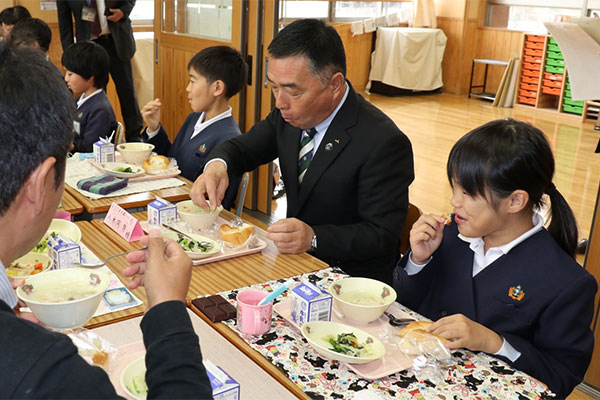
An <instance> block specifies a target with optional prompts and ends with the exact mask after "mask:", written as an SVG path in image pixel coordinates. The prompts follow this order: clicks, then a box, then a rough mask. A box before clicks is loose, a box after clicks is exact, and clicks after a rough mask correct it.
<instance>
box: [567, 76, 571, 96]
mask: <svg viewBox="0 0 600 400" xmlns="http://www.w3.org/2000/svg"><path fill="white" fill-rule="evenodd" d="M567 90H568V91H569V93H571V82H569V80H568V79H567Z"/></svg>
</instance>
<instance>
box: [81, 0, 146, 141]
mask: <svg viewBox="0 0 600 400" xmlns="http://www.w3.org/2000/svg"><path fill="white" fill-rule="evenodd" d="M94 2H96V3H95V4H96V5H97V6H98V10H97V11H98V12H97V17H98V21H97V22H93V23H92V24H91V33H92V36H96V38H95V39H94V41H95V42H96V43H98V44H99V45H101V46H102V47H104V50H106V52H107V53H108V55H109V57H110V76H112V78H113V81H114V82H115V86H116V88H117V95H118V96H119V103H120V104H121V114H122V115H123V122H125V135H126V137H127V141H139V140H140V131H141V130H142V126H143V120H142V114H141V113H140V107H139V105H138V101H137V95H136V91H135V86H134V84H133V69H132V68H131V58H132V57H133V55H134V54H135V40H134V38H133V30H132V29H131V20H130V19H129V14H130V13H131V10H132V9H133V7H134V6H135V0H104V2H102V0H92V4H94Z"/></svg>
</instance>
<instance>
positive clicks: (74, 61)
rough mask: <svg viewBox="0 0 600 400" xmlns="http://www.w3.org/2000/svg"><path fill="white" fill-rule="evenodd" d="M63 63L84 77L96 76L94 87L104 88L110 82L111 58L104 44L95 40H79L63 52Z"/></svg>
mask: <svg viewBox="0 0 600 400" xmlns="http://www.w3.org/2000/svg"><path fill="white" fill-rule="evenodd" d="M62 64H63V67H65V68H66V69H67V70H69V71H71V72H74V73H76V74H77V75H80V76H81V77H83V78H84V79H86V80H87V79H90V78H91V77H94V87H95V88H97V89H104V87H105V86H106V85H107V84H108V72H109V70H110V58H109V56H108V53H107V52H106V50H104V48H103V47H102V46H100V45H99V44H97V43H95V42H77V43H74V44H72V45H70V46H69V47H67V49H66V50H65V51H64V52H63V55H62Z"/></svg>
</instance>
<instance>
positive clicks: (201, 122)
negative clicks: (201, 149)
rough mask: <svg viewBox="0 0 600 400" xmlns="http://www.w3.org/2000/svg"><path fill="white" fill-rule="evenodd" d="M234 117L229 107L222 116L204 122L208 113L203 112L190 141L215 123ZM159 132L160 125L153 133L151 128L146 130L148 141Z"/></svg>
mask: <svg viewBox="0 0 600 400" xmlns="http://www.w3.org/2000/svg"><path fill="white" fill-rule="evenodd" d="M232 115H233V114H232V113H231V107H228V108H227V110H225V111H223V112H222V113H221V114H219V115H217V116H216V117H214V118H211V119H209V120H208V121H204V118H206V113H205V112H202V114H200V118H198V121H196V125H194V132H193V133H192V136H190V140H192V139H193V138H194V137H196V136H197V135H198V134H199V133H200V132H202V131H203V130H205V129H206V128H208V127H209V126H210V125H212V124H214V123H215V122H217V121H220V120H222V119H225V118H227V117H231V116H232ZM159 130H160V125H158V128H156V130H155V131H152V132H150V128H146V133H147V134H148V139H152V138H153V137H154V136H156V135H157V134H158V131H159Z"/></svg>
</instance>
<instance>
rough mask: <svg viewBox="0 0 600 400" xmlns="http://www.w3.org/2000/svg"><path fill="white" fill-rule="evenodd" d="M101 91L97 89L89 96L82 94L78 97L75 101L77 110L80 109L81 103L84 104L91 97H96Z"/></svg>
mask: <svg viewBox="0 0 600 400" xmlns="http://www.w3.org/2000/svg"><path fill="white" fill-rule="evenodd" d="M101 91H102V89H98V90H96V91H95V92H94V93H92V94H90V95H89V96H86V95H85V94H82V95H81V96H79V99H77V108H79V107H81V105H82V104H83V103H85V102H86V101H88V99H90V98H91V97H92V96H95V95H97V94H98V93H100V92H101Z"/></svg>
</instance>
